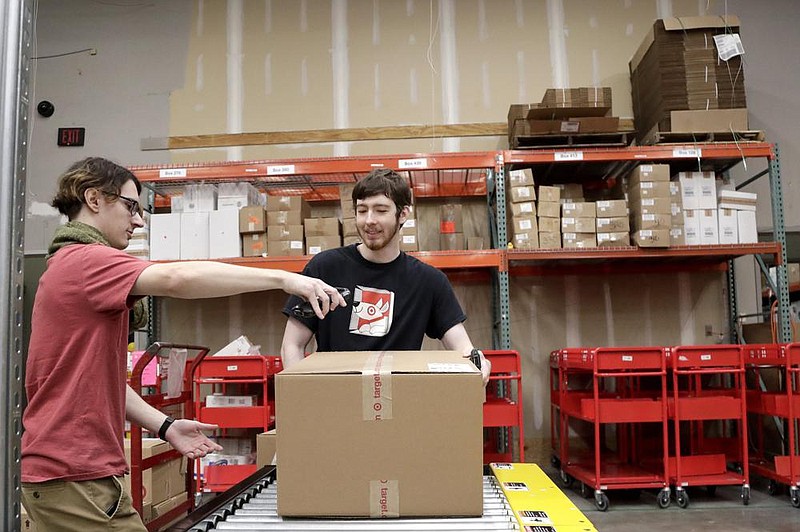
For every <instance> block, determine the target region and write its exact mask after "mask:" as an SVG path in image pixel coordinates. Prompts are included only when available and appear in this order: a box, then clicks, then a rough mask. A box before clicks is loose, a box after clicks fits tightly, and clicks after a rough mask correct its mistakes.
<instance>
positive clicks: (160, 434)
mask: <svg viewBox="0 0 800 532" xmlns="http://www.w3.org/2000/svg"><path fill="white" fill-rule="evenodd" d="M173 423H175V418H173V417H172V416H167V419H165V420H164V423H162V424H161V428H160V429H158V437H159V438H161V439H162V440H164V441H167V429H168V428H170V427H171V426H172V424H173Z"/></svg>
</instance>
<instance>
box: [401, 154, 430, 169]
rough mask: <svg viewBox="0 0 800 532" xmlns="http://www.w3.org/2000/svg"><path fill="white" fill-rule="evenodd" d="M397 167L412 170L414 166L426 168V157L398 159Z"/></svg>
mask: <svg viewBox="0 0 800 532" xmlns="http://www.w3.org/2000/svg"><path fill="white" fill-rule="evenodd" d="M397 167H398V168H399V169H401V170H413V169H415V168H427V167H428V159H426V158H424V157H422V158H420V159H400V160H398V161H397Z"/></svg>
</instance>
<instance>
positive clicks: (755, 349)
mask: <svg viewBox="0 0 800 532" xmlns="http://www.w3.org/2000/svg"><path fill="white" fill-rule="evenodd" d="M742 352H743V354H744V357H745V364H746V367H747V371H748V372H749V373H750V376H751V377H752V380H751V381H750V383H749V386H748V390H747V411H748V413H749V414H750V419H749V421H750V427H751V430H752V431H753V434H754V436H753V441H752V442H751V447H752V449H753V451H752V452H751V453H750V467H751V471H753V473H754V474H756V475H759V476H761V477H764V478H767V479H769V486H768V488H767V490H768V491H769V493H770V494H772V495H774V494H777V493H778V492H779V491H780V489H781V486H783V485H786V486H789V496H790V499H791V502H792V505H793V506H794V507H795V508H800V451H798V438H797V434H798V419H800V377H798V372H800V344H788V345H780V344H758V345H743V346H742ZM767 430H772V431H773V432H774V433H777V434H776V436H777V437H773V438H765V431H767ZM769 441H778V442H780V444H779V445H777V446H771V447H770V446H768V442H769Z"/></svg>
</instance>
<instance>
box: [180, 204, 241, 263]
mask: <svg viewBox="0 0 800 532" xmlns="http://www.w3.org/2000/svg"><path fill="white" fill-rule="evenodd" d="M180 216H181V260H191V259H208V258H209V255H208V247H209V237H208V234H209V233H208V231H209V222H208V217H209V213H208V212H182V213H181V214H180ZM237 238H238V237H237Z"/></svg>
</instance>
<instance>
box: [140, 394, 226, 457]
mask: <svg viewBox="0 0 800 532" xmlns="http://www.w3.org/2000/svg"><path fill="white" fill-rule="evenodd" d="M125 417H126V418H127V419H128V421H130V422H131V423H135V424H137V425H139V426H141V427H143V428H145V429H147V430H149V431H150V432H158V429H159V428H161V425H162V424H163V423H164V420H165V419H166V418H167V416H166V415H165V414H163V413H161V412H159V411H158V410H156V409H155V408H153V407H152V406H150V405H149V404H148V403H147V402H146V401H145V400H144V399H142V398H141V396H139V394H138V393H136V392H135V391H133V388H131V387H130V386H127V389H126V392H125ZM216 428H217V425H210V424H208V423H200V422H199V421H193V420H191V419H176V420H175V422H174V423H173V424H172V425H171V426H170V427H169V428H168V429H167V432H166V439H167V441H168V442H169V443H170V444H171V445H172V446H173V447H174V448H175V449H176V450H177V451H178V452H179V453H181V454H183V455H186V456H188V457H189V458H200V457H203V456H205V455H207V454H208V453H210V452H212V451H221V450H222V447H221V446H220V445H218V444H216V443H214V442H213V441H211V440H210V439H208V437H207V436H206V435H205V434H203V433H202V432H201V431H203V430H214V429H216Z"/></svg>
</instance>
